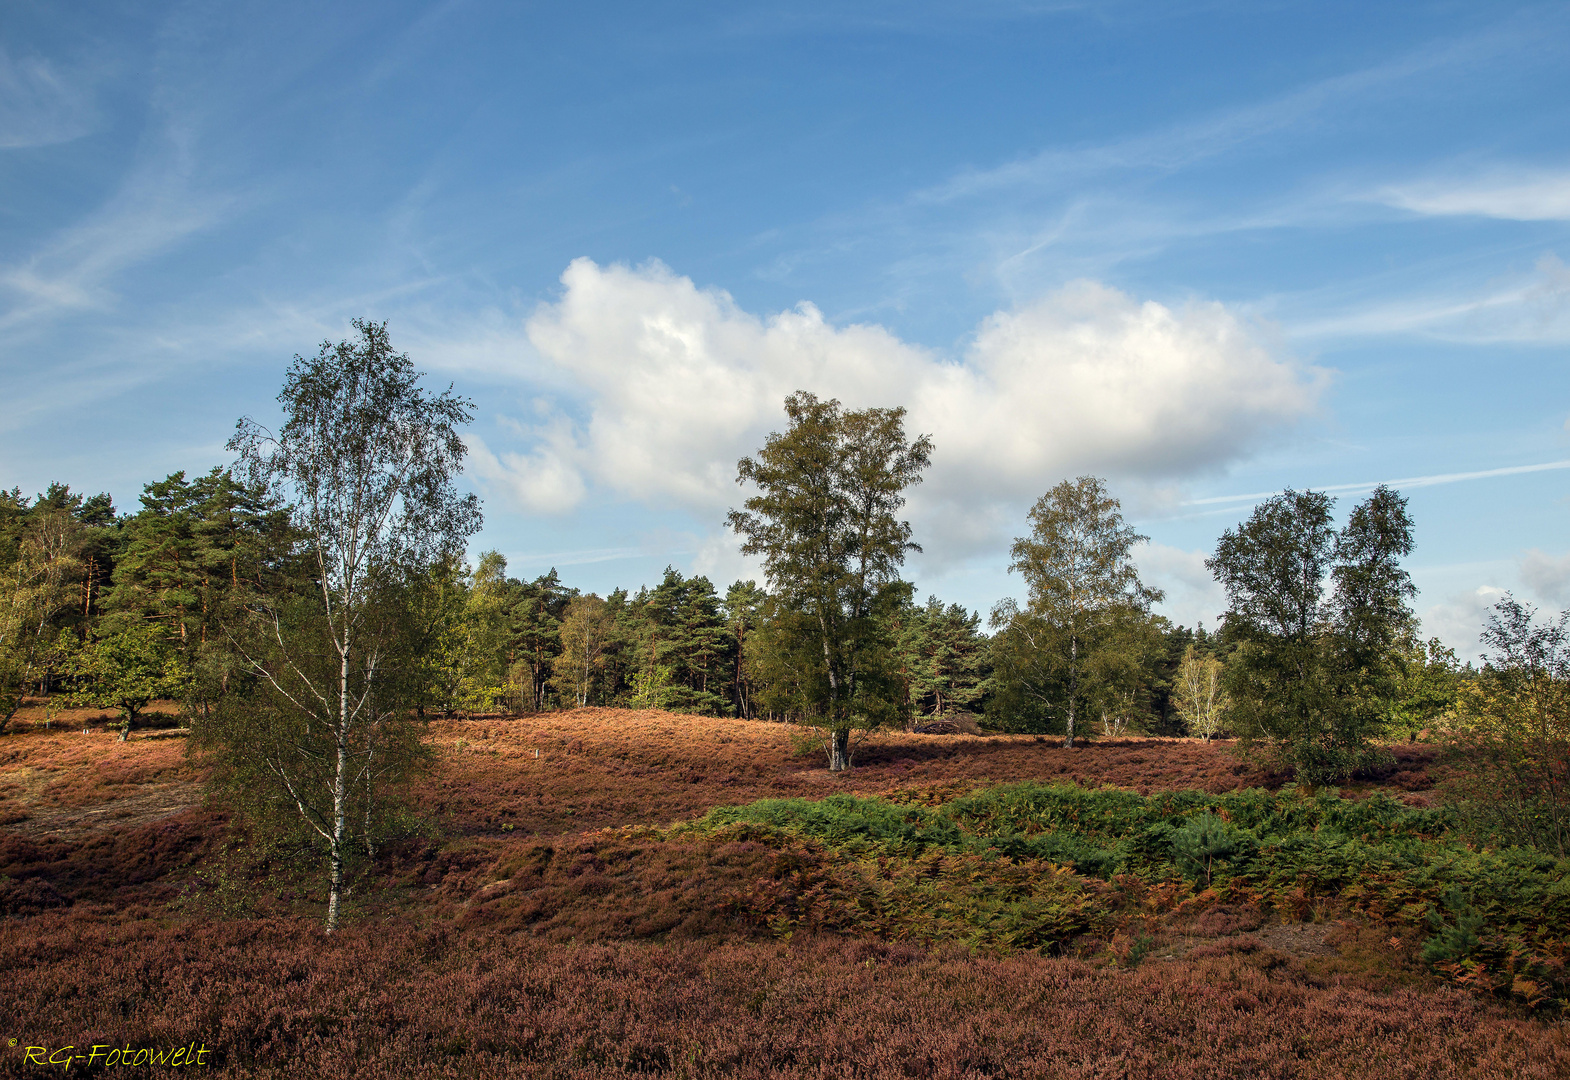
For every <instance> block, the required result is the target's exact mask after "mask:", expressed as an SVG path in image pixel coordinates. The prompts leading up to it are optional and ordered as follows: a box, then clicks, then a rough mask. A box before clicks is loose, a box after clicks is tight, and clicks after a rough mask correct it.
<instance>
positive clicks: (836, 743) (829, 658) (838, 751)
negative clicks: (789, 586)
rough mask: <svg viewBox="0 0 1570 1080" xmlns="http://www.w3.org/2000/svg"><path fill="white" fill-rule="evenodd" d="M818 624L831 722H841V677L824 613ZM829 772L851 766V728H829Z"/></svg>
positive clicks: (829, 720) (840, 770) (828, 718)
mask: <svg viewBox="0 0 1570 1080" xmlns="http://www.w3.org/2000/svg"><path fill="white" fill-rule="evenodd" d="M818 625H819V627H821V628H822V630H823V665H824V667H825V668H826V669H827V670H828V674H829V715H828V716H827V718H826V719H827V720H828V722H829V723H830V724H835V725H837V724H838V723H839V716H838V713H839V693H840V683H839V677H838V675H837V674H836V673H835V671H834V658H833V654H832V653H830V652H829V623H828V620H827V619H825V618H824V617H823V615H822V614H819V616H818ZM828 750H829V772H844V771H845V770H846V769H848V768H850V729H849V728H841V727H837V726H836V727H832V728H830V729H829V738H828Z"/></svg>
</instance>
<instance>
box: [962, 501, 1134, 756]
mask: <svg viewBox="0 0 1570 1080" xmlns="http://www.w3.org/2000/svg"><path fill="white" fill-rule="evenodd" d="M1029 520H1030V524H1031V534H1030V535H1029V536H1025V537H1020V538H1019V539H1017V540H1015V541H1014V546H1013V548H1012V549H1011V554H1012V557H1013V561H1012V563H1010V565H1009V570H1010V572H1017V573H1019V574H1020V575H1021V576H1022V577H1023V578H1024V579H1025V587H1026V590H1027V593H1028V598H1027V600H1026V603H1025V606H1024V607H1020V606H1019V605H1018V603H1016V602H1015V601H1014V600H1012V599H1007V600H1004V601H1002V602H1000V603H999V604H998V605H997V606H996V607H994V608H993V610H992V625H993V627H994V628H995V629H996V630H997V633H996V635H995V636H994V637H993V642H992V659H993V664H994V666H995V678H996V680H997V684H998V697H997V708H996V710H995V712H996V713H997V717H996V722H997V723H998V724H999V726H1003V727H1008V728H1012V729H1014V730H1032V729H1035V730H1041V729H1042V728H1043V727H1044V726H1050V727H1051V728H1053V729H1055V730H1061V731H1063V732H1064V735H1065V744H1066V745H1068V746H1072V745H1073V744H1074V739H1075V737H1076V735H1077V734H1078V733H1079V728H1080V726H1081V724H1082V723H1083V722H1084V721H1085V720H1087V719H1092V718H1095V717H1097V716H1100V715H1107V714H1110V713H1115V712H1117V711H1119V710H1121V709H1123V708H1125V707H1127V706H1126V705H1125V703H1127V702H1131V701H1132V699H1133V697H1134V696H1135V695H1137V694H1139V693H1140V692H1141V690H1142V687H1141V683H1142V680H1143V679H1144V674H1145V670H1146V668H1147V667H1148V666H1150V664H1151V662H1152V661H1153V658H1154V657H1155V655H1156V654H1157V653H1159V652H1160V651H1161V649H1162V644H1163V643H1162V641H1161V639H1160V631H1159V628H1158V627H1157V626H1156V625H1155V624H1154V623H1153V622H1152V621H1151V618H1150V605H1151V604H1152V603H1156V602H1158V601H1159V600H1160V599H1161V597H1162V594H1161V592H1160V590H1157V589H1151V588H1148V587H1146V586H1145V585H1144V583H1143V582H1141V581H1140V579H1139V570H1138V568H1137V567H1136V566H1135V565H1134V562H1133V559H1132V558H1131V556H1130V550H1131V549H1132V548H1133V547H1134V545H1135V544H1137V543H1140V542H1141V541H1143V540H1145V539H1146V537H1144V536H1141V535H1140V534H1139V533H1137V532H1135V531H1134V528H1133V527H1132V526H1131V525H1129V524H1128V523H1127V522H1125V521H1124V520H1123V514H1122V506H1121V504H1120V503H1119V502H1118V500H1117V499H1115V498H1113V497H1112V496H1111V495H1110V494H1108V492H1107V487H1106V483H1105V481H1103V480H1101V479H1099V478H1097V477H1094V476H1081V477H1080V478H1079V479H1077V480H1073V481H1069V480H1065V481H1063V482H1062V483H1060V484H1058V485H1057V486H1056V487H1054V488H1053V489H1052V490H1051V491H1049V492H1047V493H1046V494H1045V495H1043V496H1042V497H1041V498H1040V499H1038V500H1037V501H1036V504H1035V505H1034V506H1033V507H1031V510H1030V515H1029Z"/></svg>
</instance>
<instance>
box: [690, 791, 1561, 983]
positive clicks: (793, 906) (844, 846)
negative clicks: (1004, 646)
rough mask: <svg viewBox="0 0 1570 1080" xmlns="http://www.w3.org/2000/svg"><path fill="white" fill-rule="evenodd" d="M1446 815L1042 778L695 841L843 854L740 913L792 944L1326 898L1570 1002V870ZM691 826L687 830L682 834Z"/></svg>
mask: <svg viewBox="0 0 1570 1080" xmlns="http://www.w3.org/2000/svg"><path fill="white" fill-rule="evenodd" d="M1451 825H1452V820H1451V818H1450V815H1449V813H1448V812H1447V811H1445V810H1433V809H1413V808H1410V807H1407V806H1405V805H1403V804H1401V803H1400V802H1397V801H1396V800H1394V799H1391V798H1388V797H1386V796H1383V795H1375V796H1372V797H1370V798H1367V799H1361V800H1357V801H1351V800H1346V799H1342V798H1340V797H1339V795H1338V794H1337V793H1335V792H1334V791H1328V790H1322V791H1320V792H1319V793H1318V794H1317V795H1314V796H1312V797H1309V796H1305V795H1304V794H1302V793H1300V792H1299V791H1297V790H1296V789H1294V788H1291V787H1287V788H1284V789H1283V790H1281V791H1278V792H1269V791H1263V790H1258V789H1254V790H1248V791H1241V792H1233V793H1228V794H1222V795H1210V794H1206V793H1203V792H1196V791H1183V792H1172V793H1162V794H1155V795H1148V796H1146V795H1139V794H1136V793H1133V792H1128V791H1123V790H1118V789H1112V788H1103V789H1101V790H1088V789H1084V788H1079V787H1074V786H1068V785H1047V784H1039V783H1023V784H1012V785H1006V786H1001V787H993V788H990V789H987V790H984V791H980V792H976V793H974V794H970V795H965V796H961V797H959V798H956V799H953V800H952V801H949V802H947V803H944V804H941V805H938V806H926V805H922V804H921V803H920V802H918V801H909V802H906V801H900V800H899V798H898V796H896V797H894V798H890V799H883V798H858V797H855V796H852V795H833V796H830V797H828V798H826V799H822V800H806V799H766V800H763V801H760V802H755V803H752V804H750V805H747V806H734V807H722V808H718V809H715V810H713V811H711V812H710V813H708V814H707V815H705V816H704V817H703V818H701V819H699V820H698V821H697V822H695V823H693V824H692V825H690V826H687V827H686V828H687V829H688V830H690V831H691V832H694V833H697V834H699V835H708V836H712V837H719V836H729V837H735V836H737V835H741V834H743V833H745V835H747V836H748V837H749V838H751V839H753V840H755V841H763V842H771V839H772V842H773V843H775V844H777V845H779V846H781V847H785V846H788V845H789V844H790V843H799V842H800V841H802V840H805V841H809V842H810V843H812V844H814V845H819V846H821V848H822V850H823V851H824V852H826V853H827V854H828V855H829V856H830V858H829V859H828V860H826V861H821V862H817V863H814V864H813V865H812V867H811V869H810V871H809V870H807V869H805V868H804V869H803V870H801V871H799V872H797V873H796V874H795V876H791V875H789V874H786V875H780V876H778V877H776V878H774V879H770V880H767V881H763V882H760V883H759V884H758V885H756V886H754V888H753V890H752V891H751V892H750V893H748V894H746V895H743V896H739V897H733V898H732V900H731V902H732V904H734V905H736V906H737V907H738V908H739V909H740V910H742V911H743V912H744V913H746V914H747V915H748V916H749V917H751V918H753V919H755V920H762V921H764V922H766V923H767V924H768V925H769V927H770V928H771V929H773V930H774V931H775V932H776V933H778V934H780V935H782V936H784V935H788V934H790V933H792V932H794V931H795V930H797V929H802V928H806V929H814V930H817V929H831V930H842V931H847V932H855V933H863V934H876V935H878V936H883V937H886V938H889V939H891V940H921V941H942V940H947V941H955V940H959V941H963V942H965V943H967V944H969V945H970V946H971V947H973V948H980V949H985V950H989V951H1009V950H1013V949H1033V950H1037V951H1041V952H1056V951H1059V950H1061V949H1062V948H1063V947H1064V946H1065V945H1066V944H1067V943H1069V942H1071V941H1073V940H1074V939H1075V938H1077V937H1080V936H1083V935H1094V936H1096V937H1104V936H1107V935H1110V934H1114V933H1117V932H1119V931H1120V930H1122V929H1124V928H1126V927H1127V926H1128V925H1130V924H1131V920H1132V919H1135V918H1141V917H1148V916H1149V915H1151V914H1153V913H1154V914H1159V913H1160V912H1162V911H1166V910H1172V909H1173V908H1176V907H1177V906H1179V905H1181V904H1183V903H1185V902H1188V901H1192V900H1193V899H1195V898H1196V896H1198V895H1199V894H1200V893H1201V892H1204V891H1208V892H1209V893H1213V894H1214V899H1215V900H1217V901H1218V902H1223V903H1227V902H1248V903H1257V904H1263V905H1268V906H1270V907H1272V908H1273V909H1275V910H1276V911H1277V912H1278V913H1279V914H1280V915H1281V916H1283V917H1285V918H1297V919H1301V918H1305V917H1307V916H1309V915H1310V914H1311V913H1312V912H1313V911H1314V910H1316V907H1318V906H1319V905H1321V904H1323V903H1326V902H1330V903H1334V904H1335V905H1337V906H1338V907H1340V908H1341V909H1343V910H1349V911H1355V912H1358V913H1360V914H1362V915H1363V916H1365V917H1366V918H1369V919H1372V920H1375V921H1380V922H1387V923H1390V924H1391V925H1392V926H1395V927H1399V928H1402V929H1403V932H1405V931H1406V930H1408V929H1413V928H1415V929H1417V930H1418V931H1419V932H1424V931H1427V932H1431V933H1432V934H1433V937H1432V939H1431V940H1430V942H1429V945H1428V947H1427V948H1426V949H1425V951H1424V959H1425V960H1427V961H1428V962H1430V963H1431V964H1432V965H1433V966H1434V967H1435V969H1436V970H1438V971H1439V972H1441V973H1442V974H1444V975H1446V976H1447V977H1449V978H1451V979H1453V980H1454V981H1456V982H1458V983H1461V984H1462V985H1466V986H1469V987H1471V988H1473V989H1477V990H1483V991H1487V992H1491V993H1498V994H1501V995H1506V996H1510V997H1513V998H1515V999H1517V1000H1520V1001H1523V1002H1525V1003H1527V1004H1529V1005H1532V1006H1534V1007H1542V1008H1549V1009H1554V1010H1564V1009H1565V1008H1566V1007H1567V1006H1570V979H1567V978H1566V970H1565V961H1566V959H1567V945H1570V880H1567V877H1566V870H1567V869H1570V862H1567V861H1565V860H1560V859H1554V858H1551V857H1549V856H1546V855H1544V854H1542V853H1540V852H1538V851H1536V850H1533V849H1525V848H1507V849H1503V850H1476V849H1474V848H1472V847H1469V846H1468V845H1466V844H1465V843H1463V842H1461V841H1459V840H1457V839H1455V838H1454V837H1452V835H1451V831H1450V830H1451ZM678 831H680V830H678Z"/></svg>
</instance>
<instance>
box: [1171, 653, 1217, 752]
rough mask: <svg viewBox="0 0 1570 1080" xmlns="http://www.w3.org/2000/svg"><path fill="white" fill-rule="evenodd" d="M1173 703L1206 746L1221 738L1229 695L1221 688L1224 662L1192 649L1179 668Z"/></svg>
mask: <svg viewBox="0 0 1570 1080" xmlns="http://www.w3.org/2000/svg"><path fill="white" fill-rule="evenodd" d="M1172 699H1173V705H1174V706H1175V707H1176V709H1177V712H1178V715H1179V716H1181V717H1182V718H1183V722H1184V723H1185V724H1187V725H1188V730H1189V734H1191V735H1198V736H1199V737H1200V738H1202V739H1204V740H1205V741H1206V742H1209V741H1210V740H1211V739H1213V738H1214V737H1215V736H1217V735H1219V734H1221V728H1222V724H1223V721H1224V719H1225V716H1226V707H1227V696H1226V692H1225V691H1224V690H1222V688H1221V661H1220V660H1217V659H1216V658H1215V657H1214V656H1211V655H1209V654H1207V653H1201V652H1200V651H1199V650H1198V649H1196V648H1194V646H1192V645H1190V646H1189V647H1188V649H1187V650H1185V651H1184V653H1183V662H1182V663H1181V664H1179V665H1178V673H1177V685H1176V686H1175V687H1174V688H1173V691H1172Z"/></svg>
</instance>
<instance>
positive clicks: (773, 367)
mask: <svg viewBox="0 0 1570 1080" xmlns="http://www.w3.org/2000/svg"><path fill="white" fill-rule="evenodd" d="M561 280H562V285H563V287H564V288H563V292H562V294H561V296H560V298H559V299H558V300H556V301H555V302H553V303H548V304H545V305H542V306H541V307H540V308H539V310H538V311H537V312H536V313H535V314H534V315H533V317H532V318H531V319H530V320H529V321H528V324H527V333H528V337H529V341H530V344H531V345H532V346H533V350H534V351H535V352H536V353H537V354H538V356H539V357H540V358H542V359H543V360H544V361H545V362H546V363H547V365H549V366H550V367H552V368H554V369H555V372H556V374H557V376H559V377H560V382H562V383H571V384H573V385H575V386H576V388H577V389H576V391H575V393H576V394H577V395H578V397H579V402H578V405H579V406H580V408H579V410H578V412H577V415H578V416H579V419H578V421H577V422H576V423H575V424H573V425H572V426H571V427H570V428H568V427H565V426H563V422H561V421H552V422H550V423H548V424H544V425H541V426H539V427H536V428H532V429H528V430H530V431H531V432H532V442H531V445H529V446H527V447H526V448H525V449H523V450H522V451H520V452H512V451H509V452H495V453H493V452H492V451H491V450H490V449H489V448H487V447H484V446H483V445H482V444H476V447H475V449H476V461H475V464H476V471H477V473H478V474H479V475H480V476H481V477H482V479H484V480H486V481H487V482H489V483H490V484H492V485H495V486H497V487H499V488H503V489H505V490H507V491H509V492H510V493H511V494H512V495H513V496H515V497H516V498H517V499H519V500H520V501H522V502H523V503H525V504H526V505H528V506H530V507H532V508H534V509H538V510H543V511H559V510H563V509H566V508H568V507H569V506H571V505H572V504H573V503H574V502H576V501H577V500H580V499H583V498H586V497H588V494H589V492H590V491H591V490H593V489H603V490H606V491H609V492H614V493H615V494H616V495H618V496H621V497H630V498H634V499H638V500H642V501H646V502H648V503H651V504H670V503H676V504H679V505H681V506H683V507H685V508H686V509H688V510H689V511H691V512H694V513H697V514H701V515H703V516H706V517H713V516H715V515H718V514H720V513H722V512H723V510H724V508H725V507H727V506H730V505H734V504H736V503H738V502H739V499H740V497H741V495H740V493H739V492H738V489H737V487H736V485H735V475H736V461H737V459H738V458H740V457H742V456H743V455H746V454H749V453H752V452H754V451H755V450H756V449H757V448H758V447H759V446H760V445H761V444H762V442H763V439H764V438H765V437H766V435H767V433H768V432H769V431H771V430H778V429H779V428H781V427H782V426H783V424H784V413H783V410H782V408H781V405H782V402H783V400H784V398H785V397H786V395H788V394H790V393H791V392H792V391H795V390H798V389H800V390H810V391H812V392H814V393H816V394H818V395H819V396H821V397H836V398H839V399H840V400H841V401H843V402H844V403H845V405H846V406H847V407H850V408H864V407H868V406H875V405H876V406H892V405H904V406H906V407H907V409H908V410H909V416H908V418H907V431H909V432H911V433H912V434H914V433H917V432H923V433H930V434H931V435H932V436H933V440H934V444H935V447H936V450H935V453H934V456H933V466H932V469H931V471H930V472H929V474H928V476H927V482H926V483H925V484H924V485H923V486H922V487H921V488H918V489H916V491H915V493H914V496H913V499H912V505H911V513H912V518H913V520H914V521H916V523H917V526H918V531H919V532H920V533H921V536H922V538H923V540H924V543H926V545H927V547H928V551H929V553H936V552H935V549H936V548H942V549H944V551H945V552H946V554H947V556H948V557H962V556H963V555H965V554H968V553H969V552H970V551H973V550H976V549H977V548H979V547H981V546H984V545H993V544H996V543H997V542H998V537H999V536H1000V535H1004V534H1006V531H1007V530H1008V529H1016V530H1017V528H1018V527H1019V522H1018V520H1017V519H1018V518H1019V516H1020V510H1021V509H1022V507H1023V505H1025V504H1027V503H1028V502H1029V501H1031V500H1033V499H1034V498H1036V497H1037V496H1039V495H1040V494H1041V493H1042V492H1044V491H1046V490H1047V488H1049V487H1051V486H1052V485H1053V484H1055V483H1057V482H1058V481H1059V480H1061V479H1064V478H1065V477H1070V476H1073V475H1077V474H1079V473H1084V472H1094V473H1098V474H1100V475H1104V476H1110V477H1114V478H1121V479H1123V480H1127V481H1132V482H1137V483H1147V484H1159V483H1166V482H1171V481H1174V480H1180V479H1181V478H1183V477H1185V476H1189V475H1193V474H1194V473H1196V472H1198V471H1203V470H1207V469H1213V468H1216V467H1219V466H1222V465H1225V464H1226V463H1228V462H1231V461H1235V460H1237V459H1239V458H1241V457H1244V456H1246V455H1248V454H1249V453H1251V452H1252V451H1254V450H1255V449H1256V448H1258V447H1259V446H1260V445H1261V444H1262V443H1264V442H1266V441H1268V440H1270V439H1271V438H1273V437H1274V436H1276V435H1277V434H1278V433H1279V432H1281V431H1282V430H1283V429H1285V428H1287V427H1289V426H1290V425H1292V424H1293V423H1295V422H1296V421H1298V420H1299V419H1301V418H1302V417H1303V416H1305V415H1306V414H1307V413H1309V412H1311V411H1312V410H1313V409H1314V407H1315V405H1316V403H1317V399H1318V396H1319V393H1320V390H1321V389H1322V387H1323V385H1324V382H1325V373H1323V372H1321V371H1318V370H1315V369H1312V368H1308V367H1305V366H1303V365H1300V364H1298V363H1295V362H1294V361H1292V360H1291V359H1290V358H1287V357H1284V356H1282V355H1281V354H1280V353H1279V352H1278V350H1277V349H1275V348H1274V347H1272V345H1271V344H1270V343H1269V342H1268V341H1266V340H1265V339H1264V337H1263V336H1262V335H1261V334H1260V333H1259V332H1258V331H1257V330H1256V329H1255V328H1253V327H1251V326H1250V325H1248V324H1247V323H1245V322H1244V321H1243V320H1241V319H1240V318H1239V317H1238V316H1237V315H1235V314H1234V313H1233V312H1231V311H1230V310H1229V309H1227V308H1226V307H1225V306H1224V305H1222V304H1219V303H1207V302H1193V303H1189V304H1186V305H1183V306H1180V307H1168V306H1166V305H1163V304H1159V303H1154V302H1150V301H1145V302H1141V301H1139V300H1136V299H1134V298H1132V297H1130V296H1128V295H1126V294H1124V293H1122V292H1119V291H1118V290H1116V289H1112V288H1108V287H1107V286H1105V285H1100V284H1096V283H1094V282H1078V283H1075V284H1072V285H1070V286H1068V287H1067V288H1064V289H1062V290H1059V291H1057V292H1054V293H1051V294H1049V295H1047V296H1044V297H1042V298H1041V299H1039V300H1037V301H1036V302H1034V303H1031V304H1027V305H1024V306H1021V307H1019V308H1017V309H1014V310H1009V311H999V312H996V313H994V314H993V315H991V316H989V317H988V318H986V319H985V320H983V321H982V323H981V324H980V326H979V327H978V328H977V330H976V332H975V334H974V336H973V338H972V340H971V342H970V344H969V346H968V347H967V348H966V349H965V350H964V351H963V353H962V354H961V355H959V356H956V357H946V356H942V355H939V354H937V353H935V352H933V351H932V350H929V349H926V348H922V347H920V346H917V345H912V344H910V343H908V342H904V341H902V340H900V339H899V338H898V337H897V336H895V335H894V334H893V333H891V332H890V331H888V330H887V329H885V328H883V327H881V326H876V325H859V324H858V325H848V326H836V325H834V324H832V323H830V322H829V321H828V320H826V319H825V318H824V316H823V314H822V313H821V312H820V311H819V310H818V309H817V308H816V307H814V306H813V305H811V304H809V303H802V304H799V305H798V306H797V307H795V308H793V309H791V310H788V311H782V312H778V313H774V314H769V315H757V314H754V313H751V312H748V311H745V310H743V309H742V308H741V307H740V306H738V305H737V304H736V302H735V301H734V300H733V299H732V298H731V296H730V295H729V294H728V293H726V292H724V291H722V290H719V289H713V288H708V289H704V288H699V287H698V286H697V285H695V284H694V283H693V282H692V280H691V279H689V278H686V277H682V276H680V275H678V274H676V273H674V272H672V271H671V270H670V269H668V268H667V267H665V266H664V265H663V264H660V263H658V262H651V263H648V264H645V265H643V266H639V267H628V266H624V265H612V266H599V265H597V264H596V263H594V262H592V261H591V260H588V259H578V260H576V261H574V262H573V263H572V264H571V265H570V266H569V267H568V268H567V270H566V272H565V273H564V274H563V275H562V279H561ZM553 381H556V380H554V379H553ZM531 471H533V472H535V473H537V474H538V476H537V477H534V478H530V477H529V476H528V475H526V474H528V473H529V472H531ZM574 477H577V478H578V479H577V481H576V482H574V480H573V478H574ZM940 557H941V556H940Z"/></svg>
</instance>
